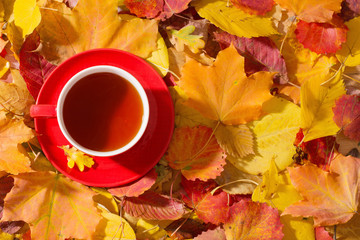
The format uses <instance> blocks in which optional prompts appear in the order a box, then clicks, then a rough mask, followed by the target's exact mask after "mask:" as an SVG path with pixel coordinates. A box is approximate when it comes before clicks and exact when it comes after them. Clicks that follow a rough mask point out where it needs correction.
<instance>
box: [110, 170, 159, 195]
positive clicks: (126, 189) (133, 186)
mask: <svg viewBox="0 0 360 240" xmlns="http://www.w3.org/2000/svg"><path fill="white" fill-rule="evenodd" d="M156 178H157V173H156V171H155V169H154V168H153V169H151V170H150V171H149V172H148V173H147V174H146V175H145V176H143V177H142V178H140V179H138V180H136V181H135V182H132V183H130V184H127V185H124V186H119V187H115V188H109V189H108V191H109V192H110V193H111V194H113V195H115V196H117V197H124V196H126V197H138V196H140V195H141V194H143V193H144V192H145V191H147V190H149V189H150V188H151V186H152V185H154V183H155V182H156Z"/></svg>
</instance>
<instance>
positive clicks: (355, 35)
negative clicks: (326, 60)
mask: <svg viewBox="0 0 360 240" xmlns="http://www.w3.org/2000/svg"><path fill="white" fill-rule="evenodd" d="M345 25H346V26H347V27H348V28H349V31H348V32H347V38H346V43H345V44H343V45H342V48H341V49H340V50H339V51H337V53H336V56H337V58H338V59H339V61H340V62H342V63H344V64H345V65H346V66H349V67H354V66H357V65H359V64H360V37H359V31H358V29H359V28H360V17H357V18H354V19H351V20H350V21H348V22H346V23H345Z"/></svg>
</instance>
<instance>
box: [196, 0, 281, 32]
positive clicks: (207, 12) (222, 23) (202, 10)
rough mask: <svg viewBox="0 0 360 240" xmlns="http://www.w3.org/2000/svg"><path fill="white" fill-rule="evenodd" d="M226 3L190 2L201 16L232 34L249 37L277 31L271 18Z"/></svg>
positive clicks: (202, 0)
mask: <svg viewBox="0 0 360 240" xmlns="http://www.w3.org/2000/svg"><path fill="white" fill-rule="evenodd" d="M228 4H229V1H227V0H198V1H193V2H192V3H191V5H192V6H194V7H195V9H196V11H197V12H198V14H199V15H200V16H201V17H203V18H205V19H208V20H209V21H210V22H211V23H212V24H214V25H216V26H217V27H219V28H221V29H222V30H224V31H226V32H228V33H231V34H233V35H237V36H239V37H247V38H251V37H260V36H269V35H273V34H277V33H278V32H277V31H276V30H275V29H274V27H273V25H272V21H271V18H267V17H261V16H258V15H251V14H248V13H245V12H243V11H242V10H240V9H238V8H236V7H234V6H228Z"/></svg>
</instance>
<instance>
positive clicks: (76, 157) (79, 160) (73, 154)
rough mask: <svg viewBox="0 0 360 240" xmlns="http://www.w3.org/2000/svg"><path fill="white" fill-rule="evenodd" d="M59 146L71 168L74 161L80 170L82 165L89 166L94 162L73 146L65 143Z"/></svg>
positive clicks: (82, 168) (82, 167) (82, 169)
mask: <svg viewBox="0 0 360 240" xmlns="http://www.w3.org/2000/svg"><path fill="white" fill-rule="evenodd" d="M59 148H61V149H62V150H64V152H65V155H66V156H67V160H68V163H67V165H68V167H69V168H73V167H74V165H75V163H76V165H77V166H78V168H79V170H80V171H81V172H82V171H84V166H86V167H88V168H91V166H92V165H93V164H94V160H93V158H92V157H89V156H87V155H85V154H84V153H83V152H81V151H80V150H78V149H76V148H75V147H71V148H70V146H69V145H66V146H61V147H59Z"/></svg>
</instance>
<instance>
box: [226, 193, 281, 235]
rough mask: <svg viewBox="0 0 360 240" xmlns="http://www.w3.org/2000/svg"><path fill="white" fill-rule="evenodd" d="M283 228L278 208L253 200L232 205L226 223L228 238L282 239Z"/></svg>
mask: <svg viewBox="0 0 360 240" xmlns="http://www.w3.org/2000/svg"><path fill="white" fill-rule="evenodd" d="M282 228H283V224H282V223H281V222H280V216H279V212H278V210H277V209H275V208H272V207H270V206H268V205H267V204H266V203H256V202H252V201H251V200H241V201H240V202H238V203H235V204H234V205H233V206H231V207H230V211H229V218H228V219H227V221H226V222H225V224H224V229H225V234H226V239H227V240H233V239H234V240H235V239H243V240H250V239H257V240H267V239H273V240H275V239H282V238H283V236H284V234H283V232H282Z"/></svg>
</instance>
